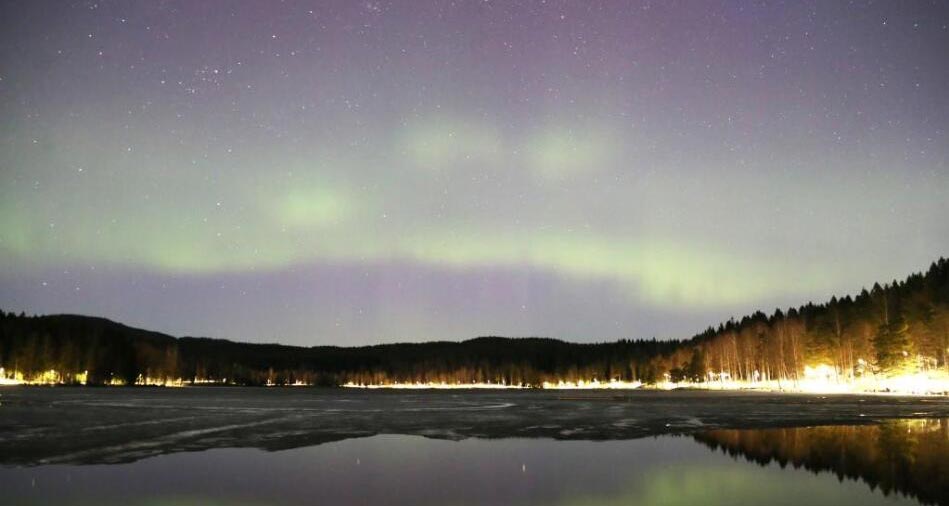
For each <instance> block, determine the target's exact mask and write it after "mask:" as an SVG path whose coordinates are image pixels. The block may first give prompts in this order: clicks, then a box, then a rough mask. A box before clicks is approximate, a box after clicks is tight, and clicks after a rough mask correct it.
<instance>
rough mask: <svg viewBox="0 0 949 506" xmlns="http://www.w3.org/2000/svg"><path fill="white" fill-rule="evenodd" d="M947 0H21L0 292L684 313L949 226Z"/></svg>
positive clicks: (336, 324)
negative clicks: (636, 0)
mask: <svg viewBox="0 0 949 506" xmlns="http://www.w3.org/2000/svg"><path fill="white" fill-rule="evenodd" d="M947 25H949V3H946V2H940V1H934V2H859V1H854V2H832V1H814V2H787V3H785V2H750V1H749V2H745V1H739V2H716V1H692V2H679V1H662V2H620V1H604V2H593V1H591V2H585V1H584V2H579V1H576V2H574V1H567V2H562V1H546V2H545V1H536V2H535V1H530V2H527V1H496V0H491V1H470V2H466V1H447V0H435V1H430V0H411V1H409V0H406V1H398V2H388V1H373V0H370V1H356V0H346V1H289V0H288V1H283V2H277V1H269V2H258V1H245V2H238V1H233V2H232V1H227V2H224V1H217V0H209V1H206V0H202V1H201V2H193V1H180V2H178V1H167V0H162V1H157V0H156V1H117V2H110V1H98V2H89V1H84V2H59V1H34V0H30V1H5V2H3V3H2V4H0V118H2V120H0V308H3V309H6V310H14V311H17V312H19V311H26V312H27V313H60V312H68V313H83V314H93V315H100V316H105V317H108V318H112V319H116V320H119V321H122V322H125V323H127V324H130V325H134V326H141V327H145V328H149V329H153V330H159V331H164V332H169V333H173V334H175V335H205V336H211V337H226V338H231V339H236V340H246V341H267V342H273V341H278V342H284V343H292V344H306V345H314V344H342V345H355V344H366V343H379V342H391V341H423V340H431V339H449V340H455V339H464V338H470V337H474V336H478V335H489V334H493V335H508V336H527V335H543V336H550V337H558V338H563V339H568V340H574V341H596V340H605V339H616V338H624V337H625V338H639V337H645V338H649V337H653V336H655V337H659V338H673V337H688V336H690V335H692V334H693V333H695V332H697V331H700V330H702V329H704V328H705V327H707V326H708V325H710V324H717V322H719V321H722V320H725V319H727V318H729V317H730V316H733V315H734V316H741V315H744V314H747V313H750V312H752V311H754V310H756V309H763V310H765V311H771V310H773V309H774V308H775V307H777V306H781V307H787V306H788V305H799V304H801V303H803V302H806V301H808V300H814V301H822V300H824V299H826V298H829V297H830V296H831V295H832V294H845V293H855V292H858V291H859V290H860V288H861V287H864V286H869V285H871V284H872V283H873V282H874V281H878V280H880V281H887V280H892V279H895V278H902V277H904V276H905V275H907V274H909V273H910V272H914V271H919V270H923V269H925V268H927V267H928V265H929V263H930V262H931V261H933V260H935V259H936V258H938V257H939V256H945V255H947V254H949V219H947V218H949V133H947V132H949V57H947V55H949V28H947Z"/></svg>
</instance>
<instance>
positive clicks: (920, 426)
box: [695, 419, 949, 504]
mask: <svg viewBox="0 0 949 506" xmlns="http://www.w3.org/2000/svg"><path fill="white" fill-rule="evenodd" d="M695 439H696V440H698V441H699V442H702V443H704V444H705V445H707V446H709V447H710V448H712V449H719V448H720V449H721V450H722V451H723V452H726V453H728V454H729V455H732V456H735V457H737V456H739V455H741V456H743V457H745V458H746V459H747V460H749V461H753V462H757V463H759V464H761V465H762V466H764V465H767V464H770V463H771V462H777V463H778V464H779V465H780V466H781V467H785V466H787V465H788V464H789V463H790V464H791V465H792V466H794V467H795V468H801V467H803V468H804V469H808V470H810V471H814V472H815V473H816V472H833V473H834V474H836V475H837V477H838V478H839V479H841V480H843V479H844V478H845V477H846V478H850V479H854V480H858V479H859V480H862V481H864V482H866V483H867V484H869V485H870V487H871V488H872V489H876V488H877V487H879V488H880V490H881V491H882V492H883V493H884V494H886V495H889V494H890V493H892V492H901V493H904V494H906V495H909V496H911V497H915V498H917V499H919V500H920V501H922V502H924V503H927V504H949V419H943V420H895V421H889V422H884V423H882V424H879V425H865V426H840V427H832V426H831V427H803V428H789V429H763V430H714V431H710V432H706V433H703V434H699V435H696V436H695Z"/></svg>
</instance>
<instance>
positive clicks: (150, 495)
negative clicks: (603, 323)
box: [0, 420, 949, 506]
mask: <svg viewBox="0 0 949 506" xmlns="http://www.w3.org/2000/svg"><path fill="white" fill-rule="evenodd" d="M946 427H947V424H946V421H928V422H921V421H918V420H917V421H911V422H893V423H886V424H884V425H881V426H866V427H831V428H826V427H818V428H804V429H782V430H777V429H768V430H746V431H714V432H710V433H707V434H703V435H700V436H697V437H696V438H695V439H697V440H699V441H700V442H701V444H697V443H696V441H695V440H693V439H692V438H691V437H683V436H679V437H675V436H661V437H657V438H649V439H637V440H626V441H599V442H597V441H556V440H549V439H497V440H483V439H466V440H463V441H457V442H454V441H445V440H433V439H426V438H423V437H419V436H397V435H382V436H374V437H369V438H362V439H349V440H345V441H339V442H334V443H328V444H324V445H319V446H312V447H306V448H298V449H293V450H285V451H279V452H266V451H261V450H256V449H216V450H209V451H205V452H196V453H177V454H171V455H163V456H159V457H154V458H150V459H145V460H140V461H137V462H133V463H130V464H119V465H86V466H73V465H50V466H38V467H31V468H10V467H6V468H2V469H0V491H2V492H0V494H2V495H0V504H5V505H6V504H10V505H21V504H22V505H32V504H57V505H71V504H76V505H86V504H88V505H93V504H95V505H111V504H123V505H124V504H142V505H155V506H157V505H185V506H188V505H224V504H227V505H233V504H237V505H247V506H251V505H291V504H292V505H299V504H345V505H350V504H353V505H356V504H365V505H402V504H404V505H439V506H445V505H467V504H491V505H508V504H509V505H521V504H524V505H526V504H553V505H565V506H566V505H620V504H623V505H640V506H650V505H656V506H658V505H666V506H668V505H690V504H706V505H735V504H762V505H763V504H776V505H782V504H786V505H795V506H800V505H802V504H805V505H808V506H812V505H820V504H834V505H848V504H854V505H862V506H863V505H876V504H880V505H882V504H889V505H892V504H919V503H918V502H917V501H915V500H914V499H911V498H909V497H906V496H904V495H902V494H890V495H889V496H886V495H884V493H883V492H882V490H898V491H902V492H906V493H909V494H912V495H914V496H918V497H920V498H924V499H928V500H929V501H930V502H935V503H943V504H944V503H945V500H946V496H945V491H946V482H947V468H946V465H947V456H949V454H947V447H946V443H947V439H946V437H947V432H946V431H947V428H946ZM708 446H712V447H713V448H727V450H728V453H732V454H740V455H746V456H747V457H748V458H749V459H753V460H755V461H757V462H762V463H765V465H763V466H760V465H756V464H753V463H750V462H748V461H747V460H745V459H744V458H734V457H732V456H729V455H727V454H726V453H724V452H721V451H709V449H708ZM772 459H774V460H776V461H777V462H792V463H795V465H798V464H800V465H803V466H804V467H806V468H808V469H814V470H820V471H823V470H831V471H834V472H835V473H839V474H841V475H846V476H852V477H857V478H859V480H849V479H844V480H842V481H841V480H839V479H838V477H837V476H835V475H834V474H831V473H816V474H815V473H812V472H808V471H805V470H803V469H795V468H794V467H793V466H787V467H784V468H782V466H780V465H778V464H777V463H770V464H768V462H770V461H771V460H772ZM867 483H871V484H875V485H878V486H877V487H876V488H875V490H873V489H871V487H870V486H868V485H867Z"/></svg>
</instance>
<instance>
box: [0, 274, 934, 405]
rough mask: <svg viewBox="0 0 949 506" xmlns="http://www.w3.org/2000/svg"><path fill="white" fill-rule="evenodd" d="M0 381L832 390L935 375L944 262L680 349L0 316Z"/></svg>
mask: <svg viewBox="0 0 949 506" xmlns="http://www.w3.org/2000/svg"><path fill="white" fill-rule="evenodd" d="M0 314H2V316H0V367H2V368H3V369H4V375H6V376H7V377H13V376H17V377H22V378H25V379H26V380H30V379H36V378H45V379H46V380H48V381H51V382H57V383H66V384H70V383H73V384H75V383H84V384H109V383H113V384H115V383H124V384H136V383H138V384H142V383H146V382H148V383H159V384H160V383H165V382H175V381H178V380H182V381H184V382H185V383H187V382H194V381H213V382H221V383H227V384H237V385H265V384H274V385H287V384H295V383H297V384H299V383H302V384H309V385H326V386H334V385H342V384H346V383H354V384H385V383H419V382H420V383H430V382H438V383H441V382H444V383H453V384H471V383H503V384H507V385H522V386H540V385H541V384H542V383H543V382H547V381H549V382H558V381H567V382H576V381H580V380H582V381H591V380H594V379H596V380H599V381H608V380H620V381H629V382H632V381H639V382H642V383H645V384H651V383H657V382H661V381H673V382H683V381H688V382H704V381H717V380H722V379H724V378H728V379H734V380H743V381H778V382H780V381H788V382H794V381H797V380H799V379H801V378H802V377H803V376H804V374H805V372H806V368H807V367H808V366H814V365H817V364H819V365H821V366H822V367H824V368H825V370H827V371H830V373H829V374H832V375H833V376H834V378H835V379H837V380H840V381H849V380H853V379H858V378H860V377H862V376H866V375H894V374H901V373H912V372H918V371H927V370H930V371H932V370H941V371H945V370H946V368H947V367H949V364H947V351H949V261H947V260H946V259H940V260H938V261H937V262H934V263H933V264H932V266H931V267H930V268H929V270H928V271H926V272H925V273H919V274H913V275H911V276H909V277H908V278H907V279H905V280H904V281H899V282H897V281H894V282H892V283H888V284H885V285H882V286H881V285H879V284H875V285H874V286H873V287H872V288H871V289H870V290H863V291H862V292H861V293H860V294H859V295H857V296H855V297H851V296H846V297H843V298H839V299H838V298H836V297H835V298H833V299H831V300H830V301H829V302H827V303H824V304H820V305H815V304H812V303H808V304H806V305H804V306H801V307H799V308H791V309H789V310H787V311H782V310H776V311H775V312H774V313H773V314H771V315H770V316H769V315H766V314H764V313H762V312H760V311H759V312H756V313H754V314H752V315H750V316H746V317H744V318H741V319H740V320H734V319H732V320H729V321H728V322H726V323H723V324H721V325H719V326H718V327H717V328H709V329H708V330H707V331H705V332H703V333H701V334H699V335H697V336H695V337H693V338H692V339H688V340H672V341H660V340H656V339H650V340H619V341H615V342H607V343H594V344H579V343H567V342H563V341H559V340H556V339H547V338H517V339H512V338H502V337H481V338H477V339H471V340H468V341H464V342H443V341H438V342H427V343H415V344H409V343H403V344H385V345H376V346H363V347H336V346H317V347H310V348H307V347H298V346H284V345H278V344H251V343H237V342H233V341H228V340H223V339H209V338H194V337H182V338H175V337H172V336H169V335H166V334H161V333H157V332H150V331H146V330H140V329H135V328H131V327H127V326H125V325H122V324H119V323H116V322H112V321H110V320H106V319H103V318H95V317H88V316H78V315H50V316H27V315H24V314H20V315H15V314H13V313H4V312H2V311H0Z"/></svg>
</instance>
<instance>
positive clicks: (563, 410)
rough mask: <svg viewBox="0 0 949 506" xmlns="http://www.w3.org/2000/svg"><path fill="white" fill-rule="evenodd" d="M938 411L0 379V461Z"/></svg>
mask: <svg viewBox="0 0 949 506" xmlns="http://www.w3.org/2000/svg"><path fill="white" fill-rule="evenodd" d="M946 417H949V399H947V398H908V397H905V398H904V397H881V396H857V395H837V396H833V395H828V396H815V395H789V394H765V393H742V392H731V393H730V392H695V391H673V392H653V391H629V392H568V393H565V392H556V391H363V390H348V389H317V388H274V389H266V388H237V387H217V388H215V387H209V388H183V389H172V388H31V387H7V388H3V389H0V464H6V465H41V464H54V463H69V464H76V463H120V462H132V461H135V460H139V459H142V458H145V457H150V456H154V455H159V454H165V453H174V452H181V451H192V450H205V449H210V448H224V447H253V448H261V449H266V450H278V449H288V448H296V447H302V446H309V445H315V444H320V443H325V442H330V441H338V440H343V439H348V438H354V437H364V436H371V435H376V434H405V435H419V436H425V437H429V438H436V439H455V440H459V439H465V438H471V437H476V438H510V437H517V438H553V439H570V440H608V439H635V438H640V437H644V436H650V435H658V434H695V433H698V432H700V431H706V430H709V429H716V428H736V429H737V428H765V427H793V426H811V425H854V424H868V423H875V422H878V421H881V420H885V419H893V418H946Z"/></svg>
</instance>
